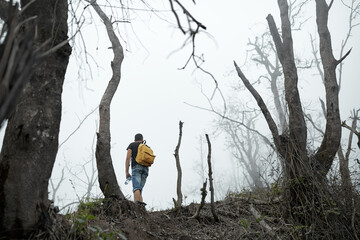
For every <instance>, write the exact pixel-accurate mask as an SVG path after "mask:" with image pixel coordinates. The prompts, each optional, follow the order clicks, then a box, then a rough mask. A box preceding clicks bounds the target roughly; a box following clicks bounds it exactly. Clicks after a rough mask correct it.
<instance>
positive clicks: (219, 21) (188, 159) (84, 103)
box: [1, 0, 360, 209]
mask: <svg viewBox="0 0 360 240" xmlns="http://www.w3.org/2000/svg"><path fill="white" fill-rule="evenodd" d="M153 2H154V5H153V6H154V7H155V6H160V8H162V9H164V8H168V1H163V2H164V3H162V2H161V1H153ZM184 2H185V1H184ZM186 2H188V5H189V6H191V7H190V8H191V9H192V14H193V15H194V16H195V17H196V18H197V20H199V21H200V22H202V23H203V24H204V25H205V26H206V27H207V32H208V33H209V34H211V37H209V36H207V35H206V34H201V35H200V36H198V41H197V43H196V47H197V48H196V51H197V52H198V53H204V54H205V59H206V63H205V64H204V68H205V69H206V70H208V71H210V72H211V73H212V74H214V75H215V77H216V78H217V80H218V81H219V84H220V88H221V89H222V90H223V91H224V93H225V95H226V96H225V97H226V98H228V97H229V96H230V95H231V94H230V92H229V87H230V85H231V83H233V82H235V81H237V79H238V77H237V76H236V74H235V72H234V67H233V60H236V61H237V62H238V64H239V65H242V64H243V62H244V60H245V59H246V49H248V48H247V46H246V43H247V41H248V39H249V38H251V39H253V38H254V36H255V34H259V33H260V32H257V31H259V30H263V29H265V28H266V19H265V18H266V16H267V15H268V14H269V13H271V14H272V15H273V16H274V18H275V20H276V23H277V25H278V27H279V26H280V21H279V17H278V15H279V11H278V9H277V1H275V0H271V1H270V0H257V1H239V0H227V1H222V2H221V4H220V3H219V1H215V0H207V1H197V4H196V6H195V7H192V5H191V2H192V1H186ZM347 2H349V1H347ZM314 4H315V3H310V6H309V7H308V9H307V11H306V15H308V16H312V17H311V18H310V19H309V21H308V23H307V24H306V25H305V26H304V28H306V30H305V31H303V32H296V33H294V44H295V46H296V51H297V55H298V56H310V54H311V53H310V52H309V49H310V48H309V33H312V34H313V35H315V33H316V32H315V31H316V26H315V24H314V21H315V17H314V14H315V9H314ZM92 14H93V17H94V19H96V20H93V22H92V23H91V24H88V25H86V26H85V27H84V28H83V36H84V41H85V42H86V50H87V51H88V52H89V53H90V54H91V56H92V58H94V60H95V61H96V62H97V64H98V67H97V66H95V65H94V64H93V60H91V58H90V57H89V58H88V59H89V62H90V64H91V69H92V75H90V74H89V71H88V66H87V65H86V64H85V63H84V62H82V63H79V62H78V61H76V60H75V59H74V57H72V58H71V60H70V63H69V67H68V71H67V74H66V79H65V84H64V91H63V116H62V122H61V130H60V139H59V142H60V143H61V142H62V141H64V139H66V138H67V137H68V136H69V134H71V132H72V131H73V130H74V129H76V128H77V126H78V125H79V122H80V121H81V120H82V119H83V118H84V117H85V116H86V115H87V114H88V113H90V111H92V110H93V109H94V108H96V107H97V106H98V104H99V103H100V99H101V97H102V94H103V92H104V90H105V88H106V86H107V83H108V81H109V79H110V77H111V68H110V61H111V59H112V57H113V53H112V51H111V50H110V49H108V47H109V46H110V42H109V40H108V38H107V36H106V32H105V30H104V27H103V25H102V24H101V23H100V22H99V21H98V20H97V19H98V16H97V15H96V14H95V13H94V12H93V11H92ZM161 16H163V17H164V18H166V19H167V20H168V21H171V23H172V24H170V23H169V22H166V21H163V20H160V19H159V18H158V17H156V16H155V15H154V14H151V13H149V12H137V13H136V14H132V15H131V17H130V18H131V20H132V25H130V24H124V25H125V26H126V29H125V30H124V28H121V30H120V31H121V34H122V37H123V41H122V44H123V46H124V48H126V49H127V50H128V51H127V52H126V54H125V59H124V62H123V65H122V77H121V82H120V85H119V88H118V90H117V93H116V95H115V96H114V99H113V101H112V104H111V134H112V135H111V137H112V139H111V140H112V151H111V154H112V159H113V165H114V169H115V172H116V175H117V180H118V182H119V185H120V187H121V190H122V191H123V192H124V194H125V195H129V196H130V195H131V187H130V185H128V186H125V185H124V181H125V173H124V172H125V170H124V165H125V156H126V148H127V146H128V144H129V143H130V142H131V141H133V138H134V135H135V134H136V133H138V132H141V133H142V134H143V135H144V138H145V139H146V140H147V143H148V145H150V146H151V147H152V149H153V150H154V152H155V154H156V155H157V157H156V159H155V164H154V165H153V166H152V167H151V168H150V175H149V177H148V181H147V183H146V186H145V189H144V192H143V196H144V201H145V202H147V203H148V206H147V207H148V209H163V208H168V207H171V206H172V198H176V178H177V172H176V166H175V158H174V156H173V153H174V149H175V147H176V144H177V139H178V122H179V120H181V121H183V122H184V127H183V139H182V144H181V148H180V159H181V165H182V172H183V188H182V189H183V194H184V195H187V196H189V195H190V192H191V191H192V190H194V189H200V187H201V186H202V183H201V181H199V179H200V178H199V176H198V175H197V174H196V172H195V170H194V167H195V165H196V162H198V161H199V159H200V151H199V149H200V143H199V137H200V136H201V135H202V136H203V135H204V134H205V133H208V134H209V135H210V139H211V141H212V145H213V153H212V160H213V167H214V168H215V170H214V171H215V181H217V183H218V184H217V186H215V187H218V189H215V191H217V190H218V191H220V190H219V188H220V186H221V187H222V188H223V189H222V190H221V191H222V192H224V191H226V190H227V188H228V186H229V185H231V181H232V180H231V174H232V169H233V167H234V166H233V165H232V161H231V156H230V154H229V153H228V152H227V150H226V147H225V145H224V137H223V136H221V135H220V136H219V135H214V133H213V132H214V127H213V119H214V117H215V116H214V115H211V114H210V113H207V112H204V111H201V110H199V109H195V108H192V107H189V106H188V105H186V104H184V102H187V103H191V104H194V105H199V106H203V107H207V102H206V99H205V98H204V97H203V96H202V94H201V92H200V88H199V84H201V85H202V86H203V88H204V91H205V92H206V93H207V94H208V95H210V94H211V92H212V90H213V88H214V84H213V81H212V79H210V78H209V77H208V76H206V75H204V74H202V73H200V72H199V71H196V72H195V73H193V70H194V68H193V65H189V66H188V68H187V69H186V70H182V71H180V70H178V69H177V68H179V67H182V66H183V65H184V63H185V62H186V60H187V57H188V56H189V53H190V49H189V48H185V49H183V50H182V51H179V52H176V53H174V54H172V55H171V56H170V57H169V54H170V53H171V52H172V51H174V50H176V49H178V48H179V47H180V46H181V45H182V43H183V41H184V39H185V37H184V36H183V35H182V34H181V33H180V31H179V30H177V29H176V26H175V25H174V23H175V20H174V17H173V15H172V14H171V13H161ZM345 17H346V9H345V8H344V7H342V6H341V3H340V1H335V3H334V6H333V10H332V11H331V13H330V31H331V33H332V37H333V39H334V42H333V48H334V51H335V56H336V57H338V51H339V49H340V43H341V39H342V38H344V37H345V33H346V32H345V31H346V30H347V29H346V27H347V26H346V25H345V24H344V22H345V23H346V19H345ZM95 26H96V27H95ZM132 29H133V30H132ZM134 33H135V34H134ZM295 37H296V38H295ZM124 39H125V40H126V44H125V42H124ZM358 42H359V29H356V30H355V32H354V34H353V37H352V39H350V42H349V45H348V46H349V47H353V50H352V53H351V55H350V56H349V57H348V58H347V59H346V61H345V66H344V71H345V73H344V74H345V76H344V78H343V86H342V90H341V94H340V102H341V111H342V118H343V120H346V118H347V117H348V115H349V112H350V110H351V109H353V108H359V107H360V105H359V104H360V101H359V100H360V97H359V95H358V94H357V92H358V90H359V89H360V81H359V76H360V72H359V71H360V69H359V67H357V65H358V62H357V61H356V59H357V58H358V57H359V56H360V50H359V47H358V46H359V45H358V44H356V43H358ZM77 43H78V44H79V42H77ZM79 46H80V45H78V46H77V47H79ZM80 64H81V65H80ZM249 65H251V64H249ZM80 66H81V68H82V69H85V72H84V71H82V72H81V76H79V74H78V71H79V68H80ZM242 68H243V70H244V72H245V74H246V75H247V76H248V78H249V79H253V80H255V79H256V77H257V76H258V75H257V74H258V73H257V71H256V68H254V67H249V66H245V67H242ZM248 70H249V72H248ZM250 70H251V71H250ZM300 78H301V79H300V82H301V94H302V99H304V100H305V99H306V101H307V102H310V103H311V105H310V106H313V107H314V108H315V107H317V106H318V104H317V101H318V100H317V99H318V97H319V95H320V96H321V97H323V95H324V94H323V89H322V88H321V82H320V80H319V78H318V76H314V75H311V74H303V75H300ZM315 89H316V91H314V90H315ZM260 91H264V90H260ZM262 93H263V94H265V95H267V96H269V94H268V93H265V92H262ZM214 102H215V104H217V106H221V101H220V99H219V96H218V95H217V96H216V99H215V101H214ZM97 124H98V111H96V112H95V113H93V114H92V115H91V116H89V117H88V118H87V119H86V121H85V122H84V123H83V125H82V126H81V128H80V129H79V130H78V131H77V132H76V133H75V134H74V135H73V136H72V137H71V138H70V139H69V140H68V141H67V142H66V143H65V144H64V145H63V146H62V147H61V149H60V150H59V152H58V157H57V160H56V163H55V166H54V171H53V175H52V178H53V180H54V182H56V181H58V179H59V177H60V175H61V169H62V168H63V167H64V166H65V164H66V163H67V164H68V166H69V167H72V169H73V171H74V172H77V174H78V176H82V178H83V179H85V177H84V172H81V171H80V168H79V166H80V165H82V164H84V163H85V162H86V161H88V160H89V159H90V157H91V154H92V150H91V148H92V141H93V138H94V135H95V132H96V129H97ZM264 129H266V127H265V128H264ZM1 134H3V130H2V132H1ZM203 149H204V159H203V161H205V160H206V158H205V157H206V154H207V147H206V145H205V143H203ZM89 167H90V166H88V170H89V171H90V169H89ZM65 172H66V173H67V170H65ZM69 179H71V180H72V181H73V183H74V188H75V190H74V188H73V187H72V185H71V183H70V181H69ZM220 184H221V185H220ZM82 186H83V185H82V184H81V183H80V182H79V181H78V180H76V178H75V177H74V176H71V175H69V174H68V173H67V174H66V180H65V181H64V182H63V183H62V185H61V187H60V190H59V195H58V198H59V199H63V200H64V201H61V202H57V203H56V204H59V205H60V207H61V206H62V205H64V204H65V203H69V202H72V201H74V200H76V194H75V191H76V192H77V194H78V195H79V196H81V195H82V194H83V192H84V191H85V190H86V189H85V188H84V187H82ZM95 190H96V191H94V194H95V195H98V194H99V193H100V190H99V189H98V188H96V189H95ZM218 195H219V194H218ZM199 199H200V194H197V195H195V196H194V195H192V196H189V198H188V199H187V200H186V203H189V202H190V201H192V200H195V201H199Z"/></svg>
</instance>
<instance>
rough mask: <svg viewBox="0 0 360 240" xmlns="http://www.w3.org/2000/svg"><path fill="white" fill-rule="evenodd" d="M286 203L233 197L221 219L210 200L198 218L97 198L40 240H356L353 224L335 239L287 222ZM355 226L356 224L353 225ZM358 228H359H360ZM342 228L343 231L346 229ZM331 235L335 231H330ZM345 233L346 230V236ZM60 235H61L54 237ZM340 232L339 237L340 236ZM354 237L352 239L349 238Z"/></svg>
mask: <svg viewBox="0 0 360 240" xmlns="http://www.w3.org/2000/svg"><path fill="white" fill-rule="evenodd" d="M281 204H282V203H281V202H279V201H277V202H276V203H274V202H273V203H271V204H270V203H266V202H263V201H261V200H256V199H252V200H250V199H249V198H245V197H240V196H239V195H237V196H232V197H227V198H226V199H225V200H223V201H219V202H216V203H215V209H216V214H217V216H218V218H219V221H218V222H215V221H214V217H213V214H212V212H211V206H210V204H209V203H208V204H205V206H204V207H203V209H202V210H201V212H200V216H199V218H197V219H194V218H192V216H193V215H194V213H195V212H196V210H197V208H198V207H199V204H194V203H192V204H190V205H188V206H185V207H182V208H181V210H180V211H177V210H175V209H169V210H164V211H155V212H148V211H146V210H145V207H144V206H140V205H137V204H135V203H133V202H130V201H127V200H122V201H119V200H115V201H111V202H105V201H102V200H100V201H97V202H89V203H85V204H82V205H80V207H79V210H78V211H77V212H75V213H73V214H71V215H67V216H64V215H56V224H55V226H57V227H55V228H54V229H53V230H52V231H51V233H50V234H49V232H48V233H46V234H45V235H42V236H41V235H38V236H37V237H36V238H37V239H107V240H109V239H122V240H125V239H127V240H138V239H140V240H160V239H161V240H162V239H164V240H165V239H166V240H171V239H174V240H175V239H176V240H195V239H202V240H206V239H328V240H329V239H356V238H355V237H354V232H353V229H352V228H351V227H345V228H344V229H345V232H344V235H343V236H345V235H346V236H347V237H346V238H342V237H340V238H339V237H331V230H332V229H336V230H338V229H341V227H340V226H339V225H336V226H338V227H336V228H332V229H330V228H328V227H327V229H326V230H325V231H321V232H320V233H315V234H314V229H313V227H314V226H302V225H300V224H298V225H296V224H291V223H289V222H287V223H285V220H284V219H283V217H282V214H281V211H280V206H281ZM343 225H344V226H346V224H343ZM348 226H350V225H348ZM356 228H358V226H357V227H356ZM341 231H342V230H341ZM329 233H330V234H329ZM342 234H343V233H341V236H342ZM54 236H56V237H54ZM337 236H339V235H337ZM348 236H350V238H349V237H348Z"/></svg>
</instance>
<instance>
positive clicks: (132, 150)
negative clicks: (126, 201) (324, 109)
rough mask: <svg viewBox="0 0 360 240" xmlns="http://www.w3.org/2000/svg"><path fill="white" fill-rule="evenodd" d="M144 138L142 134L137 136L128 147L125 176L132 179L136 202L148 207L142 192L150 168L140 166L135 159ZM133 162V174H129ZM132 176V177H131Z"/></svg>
mask: <svg viewBox="0 0 360 240" xmlns="http://www.w3.org/2000/svg"><path fill="white" fill-rule="evenodd" d="M143 141H144V138H143V135H142V134H141V133H138V134H136V135H135V141H134V142H132V143H130V144H129V146H128V147H127V149H126V150H127V155H126V161H125V175H126V178H128V177H130V178H132V184H133V193H134V202H135V203H138V204H142V205H146V204H145V203H144V202H143V198H142V190H143V188H144V185H145V182H146V178H147V176H148V174H149V167H145V166H142V165H140V164H138V163H137V162H136V161H135V159H136V155H137V152H138V147H139V145H140V143H143ZM130 161H131V174H130V173H129V166H130ZM131 175H132V176H131Z"/></svg>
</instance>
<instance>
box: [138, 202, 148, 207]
mask: <svg viewBox="0 0 360 240" xmlns="http://www.w3.org/2000/svg"><path fill="white" fill-rule="evenodd" d="M136 204H139V205H141V206H144V207H145V206H146V203H144V202H140V201H136Z"/></svg>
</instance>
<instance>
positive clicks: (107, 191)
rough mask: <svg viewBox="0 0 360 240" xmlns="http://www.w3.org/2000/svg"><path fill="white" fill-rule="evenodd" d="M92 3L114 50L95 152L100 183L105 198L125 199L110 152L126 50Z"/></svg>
mask: <svg viewBox="0 0 360 240" xmlns="http://www.w3.org/2000/svg"><path fill="white" fill-rule="evenodd" d="M90 3H91V5H92V7H93V8H94V10H95V11H96V13H97V14H98V15H99V16H100V18H101V20H102V21H103V22H104V24H105V27H106V31H107V34H108V36H109V39H110V42H111V45H112V49H113V52H114V58H113V60H112V62H111V68H112V72H113V75H112V77H111V79H110V81H109V84H108V86H107V88H106V90H105V93H104V95H103V97H102V99H101V102H100V106H99V113H100V125H99V132H98V133H97V143H96V153H95V156H96V163H97V168H98V173H99V184H100V189H101V191H102V192H103V194H104V196H105V198H110V197H115V198H120V199H124V198H125V197H124V194H123V193H122V192H121V190H120V187H119V185H118V183H117V179H116V175H115V171H114V167H113V164H112V159H111V152H110V150H111V146H110V142H111V135H110V104H111V100H112V98H113V96H114V94H115V92H116V90H117V87H118V86H119V83H120V78H121V64H122V61H123V59H124V52H123V48H122V46H121V44H120V41H119V38H118V37H117V36H116V34H115V31H114V29H113V27H112V24H111V21H110V19H109V18H108V16H107V15H106V14H105V13H104V12H103V11H102V9H101V8H100V7H99V5H98V4H97V3H96V1H90Z"/></svg>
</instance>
